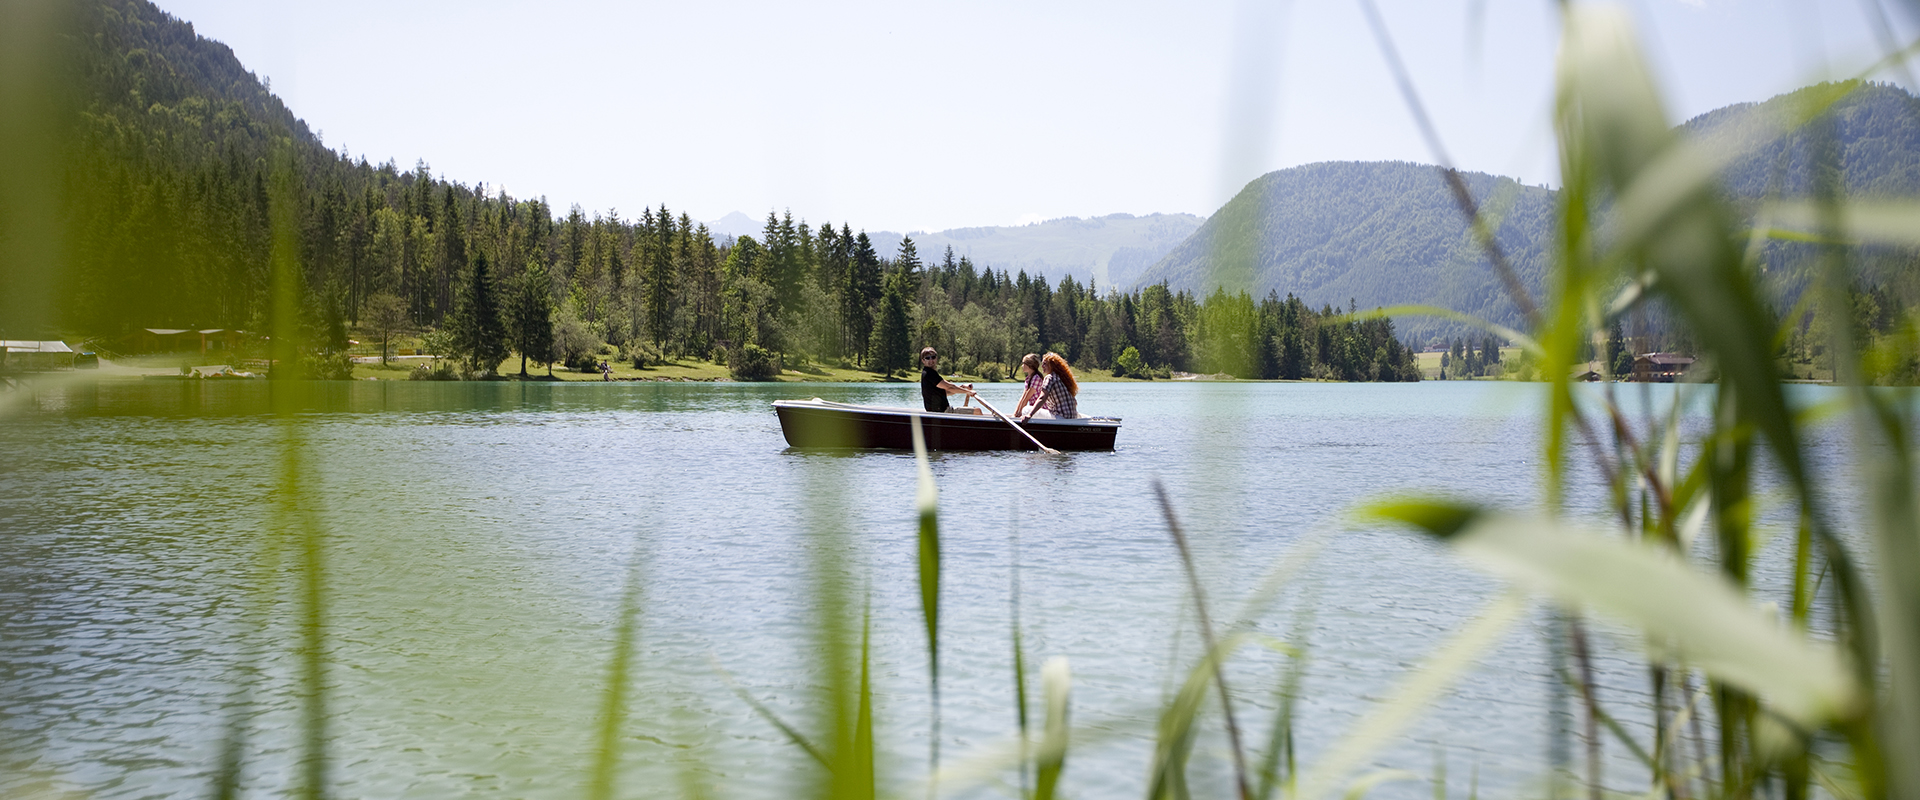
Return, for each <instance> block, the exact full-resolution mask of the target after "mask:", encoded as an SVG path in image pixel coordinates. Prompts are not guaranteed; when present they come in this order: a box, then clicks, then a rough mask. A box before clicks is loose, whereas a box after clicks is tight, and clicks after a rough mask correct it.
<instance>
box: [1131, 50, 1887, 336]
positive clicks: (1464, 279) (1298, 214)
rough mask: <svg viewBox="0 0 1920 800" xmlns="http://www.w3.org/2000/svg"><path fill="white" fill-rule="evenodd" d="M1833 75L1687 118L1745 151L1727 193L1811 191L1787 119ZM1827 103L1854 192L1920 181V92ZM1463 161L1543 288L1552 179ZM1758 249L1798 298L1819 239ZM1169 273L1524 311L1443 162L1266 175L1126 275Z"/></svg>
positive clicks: (1368, 298)
mask: <svg viewBox="0 0 1920 800" xmlns="http://www.w3.org/2000/svg"><path fill="white" fill-rule="evenodd" d="M1839 88H1843V87H1840V86H1836V85H1830V84H1829V85H1821V86H1813V87H1808V88H1806V89H1802V90H1800V91H1797V92H1793V93H1790V94H1786V95H1781V96H1779V97H1775V98H1772V99H1769V100H1767V101H1765V102H1760V103H1742V104H1738V105H1733V106H1727V107H1725V108H1720V109H1715V110H1714V111H1711V112H1708V113H1706V114H1702V115H1700V116H1698V117H1695V118H1694V119H1692V120H1689V121H1687V122H1686V123H1685V124H1684V125H1682V126H1681V131H1682V133H1683V134H1684V135H1688V136H1694V137H1698V138H1699V139H1700V140H1701V141H1702V142H1704V143H1706V144H1707V146H1709V147H1711V148H1715V149H1724V148H1741V149H1743V150H1751V151H1752V152H1750V153H1748V154H1747V155H1745V156H1743V157H1741V158H1738V159H1736V160H1735V161H1734V162H1733V163H1732V164H1731V165H1730V166H1729V168H1728V169H1727V172H1726V180H1725V190H1726V193H1727V195H1728V197H1729V198H1730V199H1731V200H1732V201H1733V202H1734V203H1735V204H1736V205H1737V206H1739V207H1741V208H1743V209H1746V210H1747V211H1749V212H1751V211H1753V210H1754V209H1756V208H1757V207H1758V206H1759V204H1760V202H1761V201H1762V199H1764V198H1765V197H1767V196H1768V195H1769V193H1770V192H1771V193H1774V194H1777V195H1779V196H1783V197H1805V196H1807V195H1808V193H1809V192H1810V191H1811V178H1810V176H1811V174H1812V171H1811V170H1810V169H1809V164H1811V163H1812V161H1811V159H1812V154H1813V153H1814V148H1813V141H1814V139H1813V137H1814V136H1815V135H1817V134H1816V131H1815V130H1813V129H1810V128H1809V129H1803V130H1800V131H1796V132H1794V133H1793V134H1792V135H1786V136H1783V135H1782V131H1783V130H1784V126H1785V125H1786V124H1787V121H1788V120H1790V119H1792V118H1793V117H1794V116H1795V114H1796V113H1797V112H1796V111H1795V109H1796V108H1798V107H1801V106H1802V105H1803V104H1805V103H1807V102H1810V101H1813V100H1816V99H1817V98H1818V97H1820V96H1822V95H1823V94H1827V93H1831V92H1833V91H1834V90H1836V89H1839ZM1832 119H1833V124H1832V128H1831V130H1832V133H1833V136H1834V141H1835V142H1836V144H1837V150H1838V154H1839V157H1840V162H1841V164H1842V165H1843V174H1844V176H1845V183H1846V190H1847V193H1848V194H1849V195H1850V196H1855V197H1920V100H1916V99H1915V98H1914V97H1913V96H1912V95H1910V94H1908V93H1907V92H1905V91H1904V90H1902V89H1900V88H1898V87H1894V86H1888V85H1880V84H1869V85H1863V86H1859V87H1857V89H1856V90H1855V91H1853V92H1852V93H1851V94H1849V95H1848V96H1847V97H1845V98H1844V99H1842V100H1840V101H1839V102H1838V103H1836V104H1835V106H1834V108H1833V112H1832ZM1465 175H1466V178H1467V183H1468V186H1469V187H1470V188H1471V189H1472V191H1473V194H1474V197H1475V198H1477V199H1479V201H1480V202H1481V203H1482V205H1483V208H1484V209H1485V210H1486V211H1487V212H1488V213H1489V214H1490V215H1491V217H1492V218H1493V219H1496V220H1498V221H1499V225H1500V227H1499V238H1500V243H1501V246H1502V247H1503V248H1504V249H1505V250H1506V252H1507V255H1508V257H1509V259H1510V260H1511V261H1512V262H1513V264H1514V267H1515V270H1516V272H1518V273H1519V275H1520V278H1521V280H1522V281H1523V282H1524V283H1525V284H1526V285H1527V288H1528V290H1529V291H1531V292H1534V293H1535V295H1536V296H1538V294H1539V292H1540V289H1541V284H1540V280H1541V276H1542V275H1544V274H1545V268H1546V266H1547V263H1546V260H1545V259H1546V250H1545V248H1546V247H1548V245H1549V244H1550V241H1549V240H1548V238H1547V237H1548V236H1549V231H1550V227H1551V224H1552V212H1553V202H1554V192H1553V191H1552V190H1550V189H1545V188H1541V187H1530V186H1522V185H1520V184H1517V183H1515V182H1514V181H1512V180H1510V179H1507V178H1498V177H1495V176H1491V175H1485V174H1480V173H1466V174H1465ZM1765 257H1766V260H1767V263H1768V268H1769V279H1770V280H1771V281H1772V283H1773V285H1774V287H1775V291H1776V292H1777V293H1778V296H1779V297H1780V298H1781V299H1780V304H1781V306H1782V307H1788V306H1791V305H1792V303H1793V302H1794V301H1795V300H1796V299H1797V298H1798V296H1799V293H1800V291H1801V290H1802V289H1803V288H1804V287H1805V285H1806V282H1807V274H1808V270H1809V269H1810V264H1811V263H1812V251H1811V249H1810V248H1809V247H1808V246H1806V245H1796V244H1792V243H1786V242H1773V243H1770V244H1769V245H1768V247H1767V250H1766V256H1765ZM1859 263H1860V269H1861V279H1862V280H1863V281H1864V282H1866V283H1870V284H1891V285H1900V286H1907V285H1913V284H1920V279H1916V276H1914V275H1911V274H1909V273H1911V272H1912V271H1913V264H1914V262H1913V260H1912V259H1911V258H1909V257H1907V256H1905V255H1904V254H1898V253H1885V252H1866V253H1863V254H1861V258H1860V260H1859ZM1161 281H1166V282H1168V283H1169V285H1170V286H1171V287H1172V288H1174V289H1176V290H1178V289H1186V290H1190V291H1205V290H1206V289H1208V288H1210V287H1212V286H1214V285H1218V284H1221V283H1223V282H1224V283H1226V284H1227V285H1235V286H1243V287H1246V288H1248V289H1251V290H1253V292H1254V293H1255V294H1256V295H1264V294H1265V293H1266V292H1267V291H1269V290H1277V291H1279V292H1280V293H1282V294H1285V293H1288V292H1292V293H1293V294H1295V295H1298V296H1299V297H1301V298H1302V299H1304V300H1306V301H1307V302H1308V304H1309V305H1313V306H1320V305H1323V304H1332V305H1335V306H1342V305H1345V304H1347V303H1348V302H1356V303H1358V305H1359V306H1360V307H1362V308H1367V307H1373V306H1390V305H1396V304H1401V303H1430V304H1434V305H1440V306H1445V307H1447V308H1452V309H1455V310H1458V311H1463V312H1466V313H1469V314H1474V315H1477V316H1481V317H1484V318H1487V319H1491V320H1493V321H1496V322H1499V323H1502V324H1506V325H1517V324H1518V323H1519V322H1520V319H1519V313H1518V311H1517V310H1516V309H1514V307H1513V305H1512V303H1511V302H1509V301H1508V300H1507V298H1506V293H1505V291H1504V290H1503V289H1502V288H1501V287H1500V285H1499V281H1498V279H1497V277H1496V276H1495V275H1494V273H1493V269H1492V266H1491V265H1490V264H1489V263H1488V261H1487V259H1486V258H1485V257H1484V255H1483V254H1482V253H1481V251H1480V248H1479V247H1477V246H1476V245H1475V244H1474V243H1473V241H1472V237H1471V236H1470V235H1469V233H1468V229H1467V225H1466V223H1465V221H1464V218H1463V217H1462V215H1461V214H1460V212H1459V209H1458V208H1457V207H1456V206H1455V205H1454V202H1453V199H1452V197H1451V196H1450V195H1449V193H1448V192H1447V189H1446V186H1445V184H1444V183H1443V182H1442V180H1441V178H1440V175H1439V173H1438V171H1437V170H1436V169H1435V168H1434V167H1432V166H1430V165H1424V164H1410V163H1404V162H1392V163H1352V162H1343V163H1322V164H1310V165H1306V166H1301V167H1294V168H1291V169H1285V170H1280V171H1277V172H1272V173H1269V174H1267V175H1264V176H1261V177H1260V178H1259V179H1257V180H1255V181H1253V182H1252V183H1249V184H1248V185H1247V187H1246V188H1245V189H1243V190H1241V192H1240V194H1239V195H1237V196H1235V197H1234V198H1233V199H1232V200H1231V201H1229V202H1228V203H1227V204H1226V205H1225V206H1222V207H1221V208H1220V210H1219V211H1217V212H1215V213H1214V215H1213V216H1212V217H1211V218H1209V219H1208V220H1207V222H1206V223H1205V224H1204V225H1202V226H1201V227H1200V229H1199V230H1198V231H1197V232H1195V234H1194V236H1193V238H1191V239H1189V240H1188V241H1186V242H1182V243H1181V244H1180V246H1178V247H1176V248H1174V249H1173V250H1172V251H1171V252H1169V253H1168V254H1167V256H1166V258H1165V259H1163V260H1161V261H1160V262H1159V263H1156V264H1154V265H1153V266H1152V267H1151V268H1149V269H1147V270H1146V271H1145V272H1144V273H1143V274H1141V275H1140V277H1139V278H1138V279H1137V280H1136V281H1135V282H1134V283H1133V284H1132V285H1145V284H1152V283H1159V282H1161ZM1119 285H1120V286H1121V287H1122V288H1127V287H1128V286H1129V284H1126V283H1121V284H1119ZM1401 324H1402V328H1401V330H1402V331H1403V332H1404V334H1405V335H1407V336H1408V337H1409V339H1411V340H1412V341H1415V342H1419V341H1422V340H1424V339H1426V338H1429V337H1431V336H1433V335H1436V334H1438V335H1445V336H1453V335H1458V334H1459V333H1462V332H1464V331H1465V328H1464V327H1462V326H1458V325H1455V324H1452V323H1445V322H1441V321H1438V320H1433V319H1420V318H1410V319H1405V320H1401Z"/></svg>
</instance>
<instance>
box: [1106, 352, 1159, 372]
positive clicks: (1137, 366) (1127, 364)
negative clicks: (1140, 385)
mask: <svg viewBox="0 0 1920 800" xmlns="http://www.w3.org/2000/svg"><path fill="white" fill-rule="evenodd" d="M1113 375H1114V377H1116V378H1145V379H1147V380H1152V379H1153V373H1152V372H1151V371H1149V370H1148V369H1147V362H1146V361H1145V360H1144V359H1142V358H1140V351H1139V350H1138V349H1136V348H1132V347H1129V348H1127V349H1125V350H1123V351H1121V352H1120V357H1119V358H1116V359H1114V360H1113Z"/></svg>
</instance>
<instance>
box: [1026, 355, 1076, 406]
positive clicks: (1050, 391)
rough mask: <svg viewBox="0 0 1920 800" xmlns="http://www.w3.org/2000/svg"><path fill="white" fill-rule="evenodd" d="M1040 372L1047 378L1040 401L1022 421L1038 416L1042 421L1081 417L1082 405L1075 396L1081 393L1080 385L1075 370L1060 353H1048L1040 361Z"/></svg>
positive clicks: (1041, 388) (1041, 391)
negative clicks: (1074, 375) (1075, 378)
mask: <svg viewBox="0 0 1920 800" xmlns="http://www.w3.org/2000/svg"><path fill="white" fill-rule="evenodd" d="M1040 371H1041V372H1043V373H1045V374H1046V376H1047V377H1046V380H1045V381H1043V382H1042V383H1041V384H1040V400H1039V401H1038V402H1036V403H1034V408H1033V409H1032V410H1030V411H1028V412H1027V415H1026V416H1025V417H1021V421H1022V422H1024V421H1026V420H1029V419H1033V418H1034V417H1036V416H1040V418H1041V419H1049V418H1051V419H1074V418H1076V417H1079V416H1080V405H1079V403H1078V402H1076V401H1075V400H1074V396H1075V395H1077V394H1079V393H1080V383H1079V382H1078V381H1075V380H1074V379H1073V369H1072V368H1070V367H1068V366H1067V360H1066V359H1064V358H1061V357H1060V354H1059V353H1048V354H1046V355H1045V356H1043V357H1042V358H1041V359H1040ZM1041 415H1045V416H1041Z"/></svg>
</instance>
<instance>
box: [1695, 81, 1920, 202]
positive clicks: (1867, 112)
mask: <svg viewBox="0 0 1920 800" xmlns="http://www.w3.org/2000/svg"><path fill="white" fill-rule="evenodd" d="M1849 88H1850V89H1852V91H1851V92H1850V93H1848V94H1847V95H1846V96H1845V97H1842V98H1841V99H1840V100H1838V101H1837V102H1835V103H1834V104H1833V108H1832V110H1831V111H1830V116H1831V118H1832V121H1833V122H1832V132H1833V135H1834V143H1835V144H1836V145H1837V149H1838V150H1839V156H1840V163H1841V165H1842V169H1843V172H1844V174H1845V176H1846V193H1847V194H1848V195H1850V196H1853V197H1920V99H1916V98H1915V97H1914V96H1913V95H1910V94H1908V93H1907V92H1906V91H1905V90H1904V89H1901V88H1900V87H1898V86H1892V85H1889V84H1873V83H1869V84H1837V83H1823V84H1819V85H1816V86H1809V87H1807V88H1804V89H1800V90H1798V91H1795V92H1791V93H1788V94H1783V95H1780V96H1778V97H1775V98H1773V99H1771V100H1768V101H1766V102H1764V103H1739V104H1736V105H1731V106H1726V107H1723V108H1717V109H1714V110H1712V111H1709V112H1707V113H1705V114H1701V115H1700V116H1697V117H1694V118H1693V119H1690V120H1687V121H1686V123H1685V124H1683V125H1681V126H1680V129H1681V131H1682V132H1683V133H1685V134H1686V135H1688V136H1691V137H1694V138H1695V139H1697V140H1698V141H1700V142H1701V143H1702V144H1704V145H1706V146H1707V147H1709V148H1711V149H1713V150H1718V151H1725V150H1727V149H1730V148H1737V149H1740V150H1749V151H1751V152H1748V153H1747V154H1746V155H1744V156H1741V157H1740V158H1738V159H1736V160H1734V162H1733V163H1732V164H1730V165H1728V167H1727V169H1726V171H1725V173H1724V179H1723V183H1724V185H1725V187H1726V191H1727V194H1728V195H1730V196H1731V197H1732V198H1733V199H1734V201H1735V202H1736V203H1739V204H1741V205H1743V206H1746V207H1749V208H1751V207H1752V205H1753V204H1754V203H1756V202H1758V201H1759V200H1760V199H1762V198H1764V197H1766V196H1767V195H1768V194H1770V193H1777V194H1778V195H1780V196H1782V197H1808V196H1810V195H1811V194H1812V191H1813V188H1812V171H1811V170H1809V169H1808V168H1807V165H1808V164H1810V163H1811V160H1812V158H1813V157H1814V154H1815V152H1816V150H1815V143H1816V141H1817V137H1819V136H1820V135H1821V133H1820V131H1819V129H1818V127H1817V126H1806V127H1803V128H1801V129H1800V130H1797V131H1793V132H1792V133H1785V131H1786V130H1787V126H1788V125H1789V124H1790V123H1791V121H1792V120H1793V119H1794V118H1795V117H1797V116H1799V115H1800V111H1801V109H1804V108H1806V107H1808V106H1809V104H1814V103H1819V102H1823V101H1824V100H1826V99H1827V98H1830V97H1832V96H1833V95H1834V94H1835V93H1836V92H1838V91H1841V90H1845V89H1849ZM1783 134H1784V135H1783Z"/></svg>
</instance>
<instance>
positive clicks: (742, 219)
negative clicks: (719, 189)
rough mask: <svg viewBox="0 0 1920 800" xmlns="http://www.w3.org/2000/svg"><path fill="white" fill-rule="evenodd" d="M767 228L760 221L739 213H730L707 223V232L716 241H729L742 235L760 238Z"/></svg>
mask: <svg viewBox="0 0 1920 800" xmlns="http://www.w3.org/2000/svg"><path fill="white" fill-rule="evenodd" d="M765 227H766V225H764V224H763V223H761V222H760V221H759V220H756V219H754V218H752V217H749V216H747V215H745V214H742V213H740V212H738V211H733V212H729V213H728V214H727V215H726V216H724V217H721V218H719V219H716V220H714V221H712V222H709V223H707V230H708V231H709V232H710V233H712V234H713V238H714V239H716V240H727V241H731V240H733V239H734V238H735V237H738V236H742V235H746V236H759V235H760V231H761V230H762V229H763V228H765Z"/></svg>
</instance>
